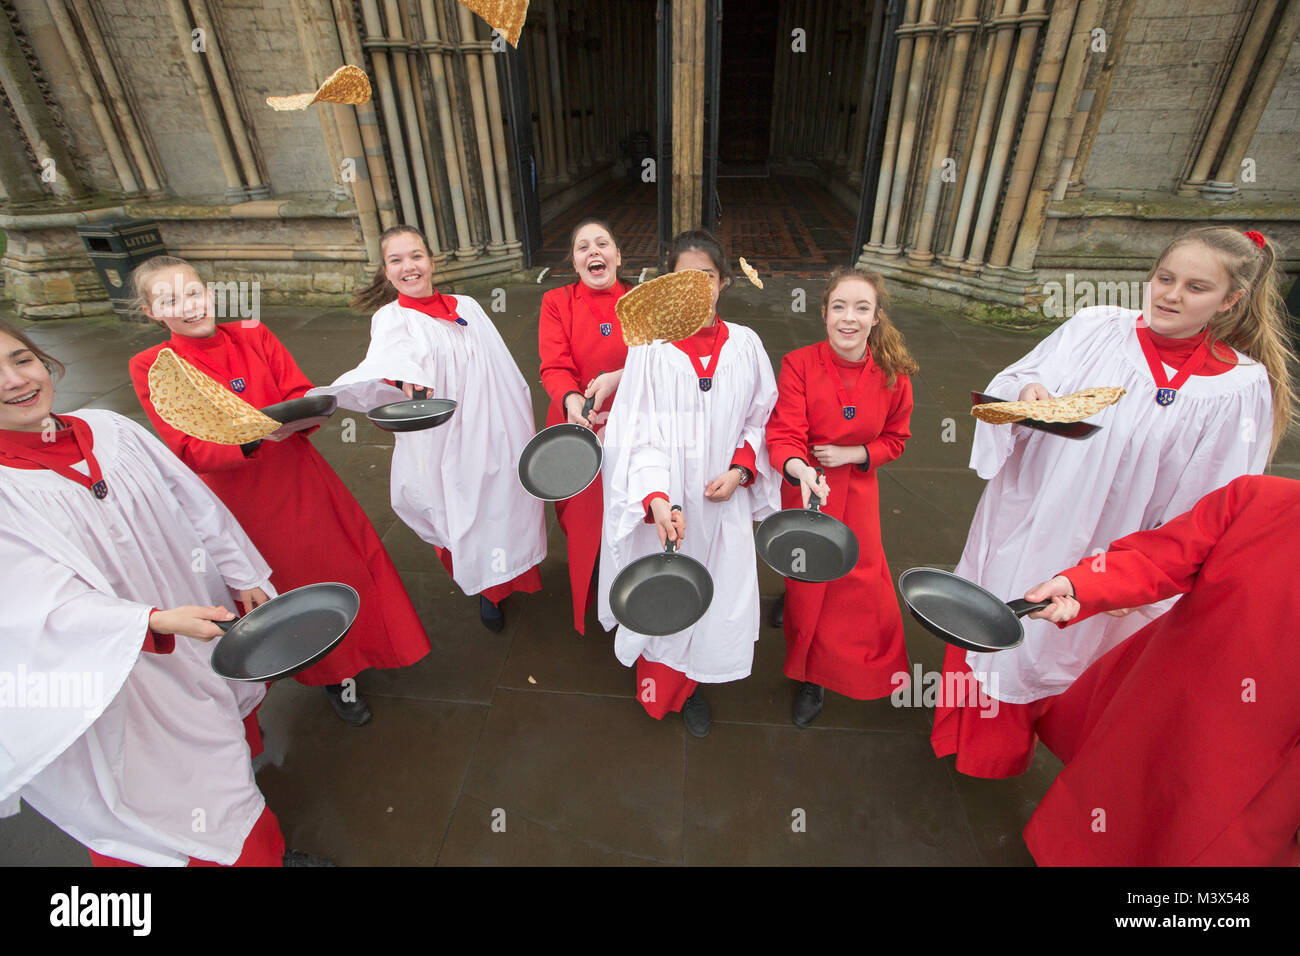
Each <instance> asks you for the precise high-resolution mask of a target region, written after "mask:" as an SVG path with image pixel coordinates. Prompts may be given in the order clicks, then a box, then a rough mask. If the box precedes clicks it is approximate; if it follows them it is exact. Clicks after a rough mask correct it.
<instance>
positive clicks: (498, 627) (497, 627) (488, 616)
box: [478, 594, 506, 634]
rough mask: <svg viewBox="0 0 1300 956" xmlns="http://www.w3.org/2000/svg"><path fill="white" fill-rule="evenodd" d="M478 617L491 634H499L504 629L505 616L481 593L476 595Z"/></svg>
mask: <svg viewBox="0 0 1300 956" xmlns="http://www.w3.org/2000/svg"><path fill="white" fill-rule="evenodd" d="M478 619H479V620H480V621H482V622H483V626H484V627H486V628H487V629H488V630H489V631H491V632H492V633H493V634H500V633H501V632H502V631H504V630H505V629H506V616H505V614H503V613H502V612H501V608H499V607H497V606H496V605H495V604H493V603H492V602H491V601H489V600H488V599H487V598H485V597H484V596H483V595H481V594H480V595H479V596H478Z"/></svg>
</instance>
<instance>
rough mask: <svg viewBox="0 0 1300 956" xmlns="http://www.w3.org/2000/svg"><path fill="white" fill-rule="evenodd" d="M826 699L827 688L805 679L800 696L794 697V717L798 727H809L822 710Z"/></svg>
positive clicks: (800, 689)
mask: <svg viewBox="0 0 1300 956" xmlns="http://www.w3.org/2000/svg"><path fill="white" fill-rule="evenodd" d="M825 699H826V688H825V687H822V686H820V685H818V684H814V683H812V682H810V681H804V682H803V686H802V687H800V688H799V696H798V697H796V698H795V699H794V709H793V714H792V716H793V718H794V723H795V726H796V727H808V726H810V725H811V724H812V722H813V721H814V720H816V719H817V715H818V714H820V713H821V712H822V702H823V701H824V700H825Z"/></svg>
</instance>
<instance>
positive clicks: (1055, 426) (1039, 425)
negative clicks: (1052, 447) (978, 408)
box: [970, 392, 1101, 439]
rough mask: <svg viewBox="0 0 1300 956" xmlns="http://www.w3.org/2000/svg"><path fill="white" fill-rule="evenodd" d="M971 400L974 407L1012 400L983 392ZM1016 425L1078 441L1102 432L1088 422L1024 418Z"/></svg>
mask: <svg viewBox="0 0 1300 956" xmlns="http://www.w3.org/2000/svg"><path fill="white" fill-rule="evenodd" d="M970 400H971V404H972V405H987V404H989V403H990V402H1006V401H1010V399H1006V398H994V397H993V396H992V395H985V394H984V393H983V392H971V393H970ZM1016 424H1017V425H1024V426H1025V427H1026V428H1032V429H1035V430H1036V431H1040V432H1047V434H1049V435H1060V436H1061V437H1062V438H1076V439H1078V438H1088V437H1089V436H1091V435H1094V434H1096V433H1097V432H1098V431H1100V430H1101V426H1100V425H1090V424H1088V423H1087V422H1040V421H1038V420H1036V419H1033V418H1022V419H1021V420H1020V421H1018V422H1016Z"/></svg>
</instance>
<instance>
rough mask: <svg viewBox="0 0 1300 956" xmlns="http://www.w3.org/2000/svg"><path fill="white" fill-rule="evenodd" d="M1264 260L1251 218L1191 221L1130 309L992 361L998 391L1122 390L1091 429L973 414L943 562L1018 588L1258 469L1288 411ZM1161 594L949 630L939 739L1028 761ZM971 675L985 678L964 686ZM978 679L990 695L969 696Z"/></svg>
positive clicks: (1013, 395) (1018, 768)
mask: <svg viewBox="0 0 1300 956" xmlns="http://www.w3.org/2000/svg"><path fill="white" fill-rule="evenodd" d="M1277 277H1278V269H1277V253H1276V250H1275V249H1274V248H1273V245H1272V243H1270V242H1268V240H1267V239H1265V237H1264V236H1262V235H1260V234H1259V233H1257V232H1249V233H1245V234H1243V233H1240V232H1237V231H1236V230H1234V229H1229V228H1226V227H1210V228H1204V229H1194V230H1191V231H1189V232H1187V233H1184V234H1183V235H1181V236H1179V237H1178V238H1176V239H1175V240H1174V241H1173V242H1171V243H1170V244H1169V245H1168V246H1167V247H1166V248H1165V250H1164V251H1163V252H1162V253H1161V254H1160V256H1159V257H1158V258H1157V259H1156V261H1155V264H1154V265H1153V266H1152V268H1151V272H1150V273H1149V274H1148V277H1147V283H1146V292H1145V294H1144V296H1143V308H1142V310H1141V311H1138V310H1135V309H1133V310H1130V309H1121V308H1117V307H1114V306H1098V307H1096V308H1089V309H1084V310H1082V311H1080V312H1079V313H1078V314H1077V315H1075V316H1074V317H1073V318H1071V319H1069V320H1068V321H1067V322H1065V324H1063V325H1062V326H1061V327H1060V328H1058V329H1057V330H1056V331H1055V332H1053V333H1052V334H1051V335H1049V336H1048V337H1047V338H1046V339H1044V340H1043V341H1042V342H1040V343H1039V344H1038V346H1037V348H1035V349H1034V350H1033V351H1032V352H1030V353H1029V354H1028V355H1026V356H1025V357H1024V358H1022V359H1021V360H1020V361H1018V362H1016V363H1015V364H1014V365H1012V366H1011V367H1009V368H1007V369H1006V370H1004V371H1003V372H1001V373H1000V374H999V375H997V376H996V377H995V378H994V379H993V381H992V382H991V383H990V384H989V386H988V387H987V388H986V389H985V391H986V392H987V393H988V394H991V395H996V396H998V397H1004V398H1008V399H1017V398H1018V399H1020V400H1022V401H1037V400H1041V399H1045V398H1050V397H1051V396H1053V395H1063V394H1069V393H1071V392H1074V391H1077V390H1079V389H1082V388H1087V387H1091V386H1120V387H1123V388H1124V389H1126V390H1127V394H1125V395H1124V397H1123V398H1121V399H1120V401H1119V402H1118V403H1117V404H1115V405H1112V406H1110V407H1108V408H1106V409H1104V410H1103V411H1101V412H1100V413H1098V415H1097V416H1095V418H1094V420H1095V421H1096V423H1097V424H1099V425H1101V426H1102V431H1100V432H1099V433H1097V434H1096V435H1094V436H1093V437H1092V438H1089V439H1088V440H1087V441H1069V440H1067V439H1062V438H1059V437H1056V436H1054V435H1049V434H1045V433H1043V432H1041V431H1034V430H1030V429H1027V428H1025V427H1023V426H1021V425H1009V426H1008V425H988V424H985V423H983V422H981V423H979V424H977V425H976V426H975V443H974V446H973V448H972V450H971V467H972V468H974V469H975V470H976V471H977V472H978V473H979V475H980V477H981V478H985V479H988V482H989V483H988V486H987V487H986V488H985V489H984V495H983V497H981V499H980V503H979V506H978V507H977V508H976V511H975V516H974V519H973V520H972V522H971V529H970V534H969V536H968V537H967V539H966V548H965V551H964V552H963V553H962V556H961V561H960V562H959V563H958V565H957V568H956V573H957V574H959V575H961V576H962V577H965V578H968V579H970V580H972V581H974V582H976V583H977V584H979V585H980V586H981V587H984V588H986V589H987V590H989V591H992V592H993V593H994V594H1006V595H1008V596H1009V595H1013V594H1021V593H1023V592H1024V590H1025V589H1026V588H1027V587H1029V586H1030V585H1032V584H1033V583H1034V582H1035V581H1037V580H1040V578H1041V575H1042V569H1043V568H1045V567H1061V566H1062V565H1064V564H1065V563H1066V562H1068V561H1072V560H1075V559H1076V558H1077V557H1078V556H1079V555H1080V554H1088V553H1090V552H1091V553H1097V554H1100V553H1101V552H1103V551H1105V550H1106V548H1107V547H1108V546H1109V545H1110V543H1111V542H1112V541H1114V540H1115V539H1117V538H1119V537H1122V536H1124V535H1127V534H1131V533H1133V532H1135V531H1145V530H1149V529H1151V528H1155V527H1158V526H1159V525H1161V524H1162V523H1164V522H1165V521H1168V520H1169V519H1171V518H1173V517H1174V516H1175V515H1178V514H1181V513H1182V512H1184V511H1186V510H1188V509H1189V508H1191V507H1192V505H1194V504H1195V503H1196V501H1197V500H1198V499H1199V498H1200V497H1201V496H1203V495H1205V494H1207V493H1208V492H1210V491H1212V490H1214V489H1215V488H1219V487H1222V486H1223V485H1225V484H1227V483H1228V482H1229V481H1232V480H1233V479H1234V478H1238V477H1240V476H1242V475H1249V474H1259V473H1261V472H1262V471H1263V470H1264V467H1265V466H1266V465H1267V464H1268V461H1269V457H1270V455H1271V453H1272V449H1274V448H1276V447H1277V443H1278V442H1279V441H1280V439H1281V437H1282V435H1283V433H1284V432H1285V431H1286V427H1287V425H1288V424H1289V423H1290V422H1291V421H1292V419H1293V416H1294V412H1293V409H1294V397H1293V390H1292V385H1291V376H1290V372H1289V370H1288V362H1289V361H1290V359H1291V358H1292V356H1290V354H1289V351H1288V348H1287V336H1286V323H1287V318H1286V312H1285V310H1284V309H1283V308H1282V300H1281V297H1280V295H1279V294H1278V291H1277V284H1278V283H1277ZM1170 604H1171V602H1170V601H1162V602H1160V603H1158V604H1152V605H1150V606H1148V607H1143V608H1140V609H1138V610H1137V611H1136V612H1135V613H1133V614H1132V615H1131V616H1128V617H1124V616H1105V615H1102V616H1099V617H1094V618H1091V619H1090V620H1088V621H1085V622H1083V623H1082V624H1080V625H1078V626H1077V627H1073V628H1070V630H1069V631H1068V632H1065V633H1061V632H1058V631H1057V629H1056V628H1055V627H1052V626H1051V625H1050V624H1048V623H1047V622H1045V621H1026V622H1025V640H1024V643H1023V644H1021V645H1020V646H1019V647H1016V648H1013V649H1012V650H1008V651H999V652H997V653H996V654H978V653H975V652H973V651H972V652H967V651H963V650H960V649H958V648H955V647H952V646H949V647H948V648H947V650H946V652H945V657H944V671H945V676H944V680H943V682H942V684H941V693H940V700H939V704H938V706H937V708H936V710H935V722H934V730H933V732H932V734H931V744H932V745H933V747H934V752H935V754H936V755H937V756H941V757H942V756H945V755H947V754H951V753H956V755H957V770H958V771H959V772H961V773H966V774H970V775H972V776H979V777H1007V776H1014V775H1016V774H1019V773H1023V772H1024V770H1025V768H1026V767H1028V765H1029V761H1030V759H1031V758H1032V756H1033V752H1034V742H1035V735H1036V724H1037V722H1038V721H1039V720H1040V719H1042V718H1043V715H1044V714H1046V713H1047V711H1048V709H1049V708H1050V707H1051V706H1052V700H1053V698H1054V697H1055V696H1056V695H1059V694H1060V693H1062V692H1063V691H1065V690H1066V688H1068V687H1069V686H1070V685H1071V684H1072V683H1073V682H1074V680H1075V679H1076V678H1077V677H1078V676H1079V675H1080V674H1081V673H1083V671H1084V669H1085V668H1087V667H1088V666H1089V665H1090V664H1091V663H1092V662H1093V661H1095V660H1097V659H1098V658H1099V657H1101V656H1102V655H1103V654H1105V653H1106V652H1107V651H1109V650H1110V649H1111V648H1113V647H1115V646H1116V645H1118V644H1119V643H1120V642H1121V641H1123V640H1124V639H1125V638H1127V637H1128V636H1129V635H1131V634H1133V633H1134V632H1135V631H1137V630H1139V629H1140V628H1141V627H1142V626H1143V625H1144V624H1146V623H1147V622H1149V621H1151V620H1153V619H1155V618H1156V617H1159V616H1160V615H1161V614H1163V613H1164V612H1165V611H1167V610H1168V609H1169V607H1170ZM972 675H973V679H974V680H975V681H978V683H979V685H980V686H982V688H983V691H984V694H979V695H976V694H974V693H973V690H974V688H973V686H972V684H971V678H972ZM958 688H963V689H964V690H965V691H966V693H964V694H960V695H959V694H958V693H955V691H956V690H957V689H958ZM985 694H987V696H988V697H993V698H996V700H997V701H998V704H997V710H996V712H994V711H991V710H986V709H985V708H984V706H983V705H982V704H981V705H980V706H978V707H976V706H975V703H976V699H977V697H984V695H985ZM985 699H987V698H985Z"/></svg>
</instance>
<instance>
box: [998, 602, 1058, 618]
mask: <svg viewBox="0 0 1300 956" xmlns="http://www.w3.org/2000/svg"><path fill="white" fill-rule="evenodd" d="M1051 606H1052V602H1051V601H1050V600H1049V601H1026V600H1025V599H1024V598H1016V599H1015V600H1014V601H1008V602H1007V607H1009V608H1011V613H1012V614H1014V615H1015V616H1016V617H1024V616H1025V615H1026V614H1032V613H1033V612H1034V611H1041V610H1042V609H1043V608H1045V607H1051Z"/></svg>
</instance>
